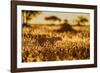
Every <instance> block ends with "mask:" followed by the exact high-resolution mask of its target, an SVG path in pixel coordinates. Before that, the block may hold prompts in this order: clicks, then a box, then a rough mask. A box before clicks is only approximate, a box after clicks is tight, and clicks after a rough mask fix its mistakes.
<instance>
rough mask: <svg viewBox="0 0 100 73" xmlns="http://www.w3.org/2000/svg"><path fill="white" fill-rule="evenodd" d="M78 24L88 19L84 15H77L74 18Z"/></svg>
mask: <svg viewBox="0 0 100 73" xmlns="http://www.w3.org/2000/svg"><path fill="white" fill-rule="evenodd" d="M76 22H77V24H76V25H78V26H81V25H82V24H84V23H85V22H88V19H87V18H86V17H83V16H78V19H77V20H76Z"/></svg>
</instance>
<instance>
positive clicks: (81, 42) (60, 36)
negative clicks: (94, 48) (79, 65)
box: [22, 24, 90, 62]
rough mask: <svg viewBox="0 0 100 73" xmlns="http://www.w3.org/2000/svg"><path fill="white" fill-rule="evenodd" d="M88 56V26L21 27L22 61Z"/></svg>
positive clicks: (78, 58) (73, 58) (45, 25)
mask: <svg viewBox="0 0 100 73" xmlns="http://www.w3.org/2000/svg"><path fill="white" fill-rule="evenodd" d="M89 58H90V26H89V25H88V26H72V25H71V26H69V25H64V26H62V25H47V24H34V25H31V26H30V27H28V26H27V27H23V28H22V62H43V61H63V60H84V59H89Z"/></svg>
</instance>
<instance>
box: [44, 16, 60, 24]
mask: <svg viewBox="0 0 100 73" xmlns="http://www.w3.org/2000/svg"><path fill="white" fill-rule="evenodd" d="M45 20H49V21H53V23H54V22H55V21H59V22H60V21H61V19H60V18H58V17H56V16H49V17H45Z"/></svg>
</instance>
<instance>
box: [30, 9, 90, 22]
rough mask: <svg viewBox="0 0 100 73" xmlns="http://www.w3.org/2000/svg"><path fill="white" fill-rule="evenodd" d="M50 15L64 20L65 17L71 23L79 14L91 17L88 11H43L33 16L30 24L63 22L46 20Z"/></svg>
mask: <svg viewBox="0 0 100 73" xmlns="http://www.w3.org/2000/svg"><path fill="white" fill-rule="evenodd" d="M49 16H56V17H58V18H60V19H61V20H62V21H61V22H63V20H64V19H67V20H68V22H69V23H70V24H73V22H74V20H75V19H76V18H77V17H78V16H84V17H85V18H87V19H88V20H89V19H90V18H89V17H90V16H89V14H88V13H75V12H74V13H72V12H70V13H67V12H46V11H43V12H42V13H41V14H39V15H37V16H36V17H34V18H32V19H31V20H30V21H29V23H30V24H34V23H35V24H44V23H47V24H51V23H55V24H59V23H61V22H59V21H56V22H52V21H46V20H45V17H49Z"/></svg>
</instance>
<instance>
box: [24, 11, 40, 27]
mask: <svg viewBox="0 0 100 73" xmlns="http://www.w3.org/2000/svg"><path fill="white" fill-rule="evenodd" d="M40 13H41V12H40V11H29V10H28V11H27V10H22V19H23V26H29V25H28V21H29V20H31V19H32V18H34V17H36V16H37V15H39V14H40Z"/></svg>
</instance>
